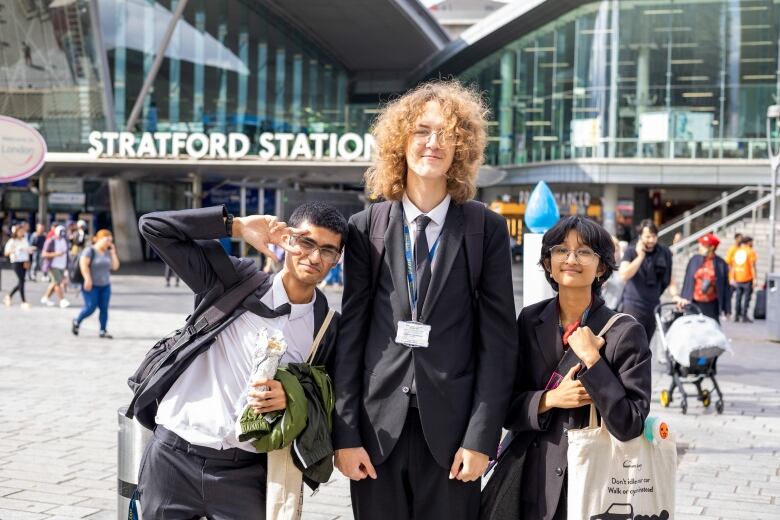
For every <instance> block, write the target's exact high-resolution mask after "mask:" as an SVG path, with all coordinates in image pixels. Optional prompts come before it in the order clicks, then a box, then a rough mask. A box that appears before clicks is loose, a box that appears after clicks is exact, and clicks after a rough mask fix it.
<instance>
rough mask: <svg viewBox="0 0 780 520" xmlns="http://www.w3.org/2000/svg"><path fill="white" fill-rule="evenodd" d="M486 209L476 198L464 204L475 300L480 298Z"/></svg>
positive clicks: (470, 279)
mask: <svg viewBox="0 0 780 520" xmlns="http://www.w3.org/2000/svg"><path fill="white" fill-rule="evenodd" d="M485 211H486V208H485V205H484V204H482V203H481V202H477V201H475V200H469V201H467V202H466V203H465V204H464V205H463V215H464V217H465V218H466V262H467V263H468V266H469V283H470V284H471V292H472V294H473V299H472V300H473V301H474V302H476V301H477V299H478V298H479V291H478V288H479V280H480V278H481V277H482V256H483V254H484V247H483V243H484V240H485Z"/></svg>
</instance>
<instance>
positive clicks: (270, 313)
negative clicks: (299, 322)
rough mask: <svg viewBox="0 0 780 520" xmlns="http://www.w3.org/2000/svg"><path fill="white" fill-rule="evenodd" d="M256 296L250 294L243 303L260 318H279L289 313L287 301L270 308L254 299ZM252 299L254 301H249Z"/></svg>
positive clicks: (289, 308)
mask: <svg viewBox="0 0 780 520" xmlns="http://www.w3.org/2000/svg"><path fill="white" fill-rule="evenodd" d="M255 298H256V297H254V295H253V296H250V297H249V299H247V301H245V302H244V305H245V306H246V308H248V309H249V310H250V311H252V312H253V313H255V314H257V315H258V316H260V317H261V318H268V319H273V318H279V317H280V316H286V315H288V314H290V310H291V309H292V307H290V304H289V303H285V304H284V305H280V306H279V307H277V308H275V309H272V308H270V307H269V306H268V305H266V304H264V303H263V302H261V301H260V300H257V299H255ZM251 300H254V301H251Z"/></svg>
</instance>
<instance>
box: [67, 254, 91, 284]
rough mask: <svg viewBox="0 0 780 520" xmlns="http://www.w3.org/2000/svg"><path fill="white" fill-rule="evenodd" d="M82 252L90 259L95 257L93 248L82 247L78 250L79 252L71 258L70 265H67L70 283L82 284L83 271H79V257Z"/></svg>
mask: <svg viewBox="0 0 780 520" xmlns="http://www.w3.org/2000/svg"><path fill="white" fill-rule="evenodd" d="M84 254H86V255H87V257H88V258H89V259H90V261H92V260H94V259H95V250H94V249H93V248H91V247H87V248H86V249H82V250H81V251H80V252H79V254H77V255H76V256H75V257H74V258H73V260H72V261H71V263H70V266H69V267H68V278H69V279H70V283H72V284H76V285H83V284H84V273H82V272H81V257H82V256H84Z"/></svg>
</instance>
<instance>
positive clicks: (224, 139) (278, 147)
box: [88, 132, 374, 161]
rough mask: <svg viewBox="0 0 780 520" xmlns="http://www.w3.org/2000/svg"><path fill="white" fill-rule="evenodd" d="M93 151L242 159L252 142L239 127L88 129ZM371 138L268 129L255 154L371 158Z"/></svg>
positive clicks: (95, 154) (267, 157)
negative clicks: (207, 130)
mask: <svg viewBox="0 0 780 520" xmlns="http://www.w3.org/2000/svg"><path fill="white" fill-rule="evenodd" d="M89 145H90V148H89V150H88V153H89V155H90V156H92V157H95V158H97V157H121V158H158V159H178V158H190V159H229V160H236V159H242V158H244V157H247V156H248V155H249V151H250V150H251V149H252V142H251V141H250V139H249V137H248V136H246V135H245V134H241V133H229V134H224V133H219V132H212V133H210V134H205V133H202V132H195V133H186V132H144V133H142V134H140V135H137V134H134V133H132V132H92V133H90V134H89ZM373 145H374V138H373V137H372V136H371V134H364V135H360V134H356V133H352V132H349V133H345V134H341V135H339V134H327V133H320V132H315V133H310V134H305V133H298V134H293V133H272V132H264V133H262V134H260V135H259V136H258V140H257V155H256V158H258V159H261V160H289V161H294V160H304V161H305V160H309V161H312V160H313V161H327V160H342V161H356V160H365V161H367V160H370V158H371V152H372V150H373Z"/></svg>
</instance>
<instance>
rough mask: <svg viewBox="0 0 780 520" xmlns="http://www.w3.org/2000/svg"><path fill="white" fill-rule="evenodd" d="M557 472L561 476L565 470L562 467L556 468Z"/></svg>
mask: <svg viewBox="0 0 780 520" xmlns="http://www.w3.org/2000/svg"><path fill="white" fill-rule="evenodd" d="M555 474H556V475H558V476H559V477H562V476H563V470H562V469H561V468H555Z"/></svg>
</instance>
